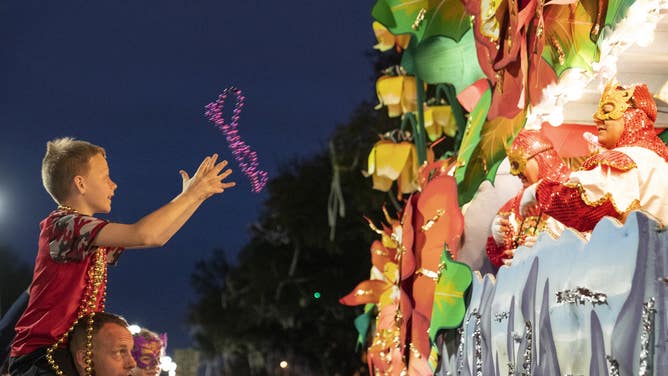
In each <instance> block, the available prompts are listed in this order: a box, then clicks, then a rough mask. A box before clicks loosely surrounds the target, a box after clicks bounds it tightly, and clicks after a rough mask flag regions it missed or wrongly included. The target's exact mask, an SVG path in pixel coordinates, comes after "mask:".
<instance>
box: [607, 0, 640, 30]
mask: <svg viewBox="0 0 668 376" xmlns="http://www.w3.org/2000/svg"><path fill="white" fill-rule="evenodd" d="M633 3H635V0H613V1H608V11H607V12H606V14H605V24H606V25H607V26H612V27H614V26H615V25H617V23H618V22H619V21H621V20H622V19H623V18H624V17H626V13H627V12H628V11H629V8H630V7H631V5H633Z"/></svg>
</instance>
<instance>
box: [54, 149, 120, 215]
mask: <svg viewBox="0 0 668 376" xmlns="http://www.w3.org/2000/svg"><path fill="white" fill-rule="evenodd" d="M42 183H43V184H44V188H45V189H46V190H47V192H49V194H50V195H51V197H52V198H53V199H54V200H55V201H56V202H57V203H58V204H60V205H68V206H71V205H73V203H75V204H77V205H79V206H82V207H77V208H75V209H77V210H80V211H85V212H86V213H85V214H93V213H107V212H109V211H110V210H111V197H112V196H113V194H114V190H115V189H116V184H115V183H114V182H113V181H112V180H111V178H110V177H109V166H108V165H107V161H106V153H105V151H104V149H103V148H102V147H100V146H97V145H93V144H91V143H89V142H86V141H80V140H75V139H73V138H69V137H66V138H59V139H55V140H53V141H49V142H48V143H47V145H46V154H45V155H44V159H43V160H42ZM79 201H81V202H79Z"/></svg>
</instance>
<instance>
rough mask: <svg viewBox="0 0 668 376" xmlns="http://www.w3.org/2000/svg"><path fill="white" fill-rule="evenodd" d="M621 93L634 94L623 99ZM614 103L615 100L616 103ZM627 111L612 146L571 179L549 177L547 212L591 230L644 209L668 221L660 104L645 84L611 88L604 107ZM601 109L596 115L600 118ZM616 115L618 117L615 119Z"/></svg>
mask: <svg viewBox="0 0 668 376" xmlns="http://www.w3.org/2000/svg"><path fill="white" fill-rule="evenodd" d="M620 92H625V93H629V94H631V93H632V95H630V98H625V99H623V100H619V99H618V100H617V102H618V103H613V102H614V101H615V99H611V98H613V97H614V96H615V95H616V96H617V97H618V98H619V96H620V94H619V93H620ZM611 101H613V102H611ZM611 104H614V105H616V106H617V108H620V107H621V108H622V109H623V110H624V112H623V114H622V113H620V114H619V116H620V117H623V119H624V130H623V132H622V134H621V136H620V138H619V140H618V141H617V144H616V145H615V146H614V147H613V148H612V149H610V150H608V151H604V152H602V153H600V154H597V155H595V156H592V157H591V158H589V159H588V160H587V161H585V163H584V164H583V166H582V169H581V170H580V171H576V172H573V173H572V174H571V175H570V177H569V179H568V181H567V182H566V183H562V182H559V181H555V180H552V179H545V180H543V181H542V182H540V183H539V184H538V185H537V187H536V199H537V201H538V203H539V205H540V208H541V209H542V210H543V212H545V213H548V214H549V215H550V216H552V217H554V218H556V219H558V220H559V221H561V222H563V223H564V224H565V225H567V226H569V227H572V228H575V229H577V230H580V231H591V230H592V229H593V228H594V226H595V225H596V223H598V221H599V220H601V218H603V217H604V216H611V217H614V218H617V219H619V220H621V221H624V220H625V218H626V216H627V215H628V213H629V212H630V211H632V210H635V209H643V210H644V211H646V212H648V213H649V214H651V215H653V216H654V217H655V218H656V219H658V220H659V221H660V222H661V223H662V224H664V225H665V224H667V223H668V195H666V193H667V191H666V187H668V148H667V147H666V145H665V144H664V143H663V142H662V141H661V139H659V138H658V137H657V135H656V132H655V131H654V121H655V120H656V115H657V108H656V103H655V102H654V99H653V98H652V95H651V94H650V92H649V90H648V89H647V86H646V85H644V84H641V85H637V86H634V87H632V88H623V87H620V86H615V87H612V88H606V92H604V94H603V96H602V99H601V106H603V105H611ZM599 113H600V110H599V112H597V114H595V118H598V119H600V115H599ZM610 118H612V117H610Z"/></svg>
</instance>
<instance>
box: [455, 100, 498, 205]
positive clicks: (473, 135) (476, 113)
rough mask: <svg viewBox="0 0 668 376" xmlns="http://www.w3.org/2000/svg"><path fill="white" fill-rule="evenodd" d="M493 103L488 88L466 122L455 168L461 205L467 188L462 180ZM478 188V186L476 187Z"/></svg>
mask: <svg viewBox="0 0 668 376" xmlns="http://www.w3.org/2000/svg"><path fill="white" fill-rule="evenodd" d="M491 103H492V91H491V90H490V89H487V90H486V91H485V92H484V93H483V95H482V96H481V97H480V100H479V101H478V104H476V106H475V107H474V108H473V111H471V113H470V114H469V119H468V122H467V123H466V130H464V137H463V138H462V143H461V145H460V146H459V154H457V168H456V170H455V179H456V181H457V186H458V189H457V190H458V192H459V194H460V199H459V200H460V205H462V203H461V194H462V192H463V191H465V190H466V189H467V188H468V189H470V187H465V186H462V185H461V182H462V181H463V180H464V175H465V173H466V169H467V168H468V164H469V160H470V158H471V155H472V154H473V151H474V150H475V148H476V146H478V143H479V142H480V131H481V130H482V126H483V125H484V124H485V119H486V118H487V111H488V110H489V106H490V104H491ZM475 189H477V187H475V188H474V191H475Z"/></svg>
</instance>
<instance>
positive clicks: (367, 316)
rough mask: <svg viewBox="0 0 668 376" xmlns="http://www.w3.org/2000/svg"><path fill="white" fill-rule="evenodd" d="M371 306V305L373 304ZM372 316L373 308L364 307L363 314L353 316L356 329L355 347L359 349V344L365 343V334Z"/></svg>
mask: <svg viewBox="0 0 668 376" xmlns="http://www.w3.org/2000/svg"><path fill="white" fill-rule="evenodd" d="M367 306H368V304H367ZM371 306H372V307H373V304H372V305H371ZM372 316H373V310H367V309H365V310H364V313H363V314H361V315H359V316H357V317H356V318H355V329H357V345H356V348H357V349H359V348H360V346H364V344H365V343H366V336H367V332H368V331H369V325H370V323H371V319H372Z"/></svg>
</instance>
